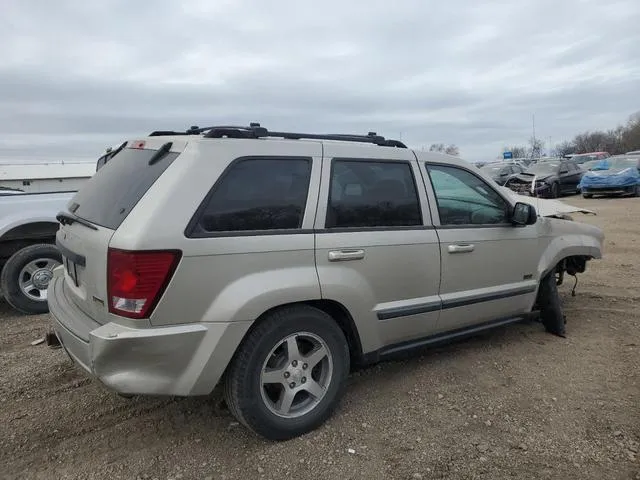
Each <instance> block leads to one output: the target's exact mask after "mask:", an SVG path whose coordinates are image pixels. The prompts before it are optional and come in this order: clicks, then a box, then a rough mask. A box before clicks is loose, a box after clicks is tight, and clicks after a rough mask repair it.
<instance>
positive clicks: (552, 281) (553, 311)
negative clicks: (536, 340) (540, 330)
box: [538, 272, 565, 337]
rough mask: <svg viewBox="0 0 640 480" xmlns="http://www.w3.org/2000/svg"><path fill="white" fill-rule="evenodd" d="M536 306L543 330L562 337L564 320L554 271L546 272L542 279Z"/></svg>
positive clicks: (563, 334)
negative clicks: (538, 309)
mask: <svg viewBox="0 0 640 480" xmlns="http://www.w3.org/2000/svg"><path fill="white" fill-rule="evenodd" d="M538 306H539V308H540V321H541V322H542V324H543V325H544V328H545V330H546V331H547V332H549V333H552V334H554V335H558V336H560V337H564V336H565V320H564V314H563V312H562V302H561V301H560V295H559V294H558V285H557V283H556V275H555V272H551V273H549V274H547V276H545V277H544V278H543V279H542V282H541V283H540V291H539V293H538Z"/></svg>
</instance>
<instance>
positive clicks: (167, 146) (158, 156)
mask: <svg viewBox="0 0 640 480" xmlns="http://www.w3.org/2000/svg"><path fill="white" fill-rule="evenodd" d="M172 146H173V142H167V143H165V144H164V145H162V146H161V147H160V148H159V149H158V151H157V152H156V153H154V154H153V156H152V157H151V158H150V159H149V165H153V164H154V163H158V162H159V161H160V159H161V158H162V157H164V156H165V155H166V154H167V153H169V150H171V147H172Z"/></svg>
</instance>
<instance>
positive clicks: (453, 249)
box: [449, 243, 476, 253]
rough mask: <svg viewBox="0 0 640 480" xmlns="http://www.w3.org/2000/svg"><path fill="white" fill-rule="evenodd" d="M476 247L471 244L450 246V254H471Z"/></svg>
mask: <svg viewBox="0 0 640 480" xmlns="http://www.w3.org/2000/svg"><path fill="white" fill-rule="evenodd" d="M474 248H476V247H475V245H473V244H471V243H459V244H457V245H449V253H469V252H473V250H474Z"/></svg>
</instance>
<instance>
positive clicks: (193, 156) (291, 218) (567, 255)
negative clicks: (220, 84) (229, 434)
mask: <svg viewBox="0 0 640 480" xmlns="http://www.w3.org/2000/svg"><path fill="white" fill-rule="evenodd" d="M533 201H538V200H537V199H529V202H527V201H522V202H520V201H518V198H517V197H516V196H515V195H513V194H511V193H507V191H506V190H505V189H503V188H501V187H499V186H498V185H497V184H496V183H495V182H493V180H491V178H489V177H487V176H486V175H484V174H483V173H482V172H480V171H478V169H477V168H475V167H474V166H472V165H471V164H469V163H467V162H465V161H463V160H460V159H459V158H456V157H451V156H448V155H443V154H438V153H431V152H420V151H414V150H412V149H409V148H407V147H406V146H405V145H403V144H402V143H401V142H399V141H395V140H387V139H385V138H383V137H381V136H378V135H376V134H375V133H371V134H369V135H364V136H357V135H318V134H302V133H288V132H270V131H268V130H267V129H265V128H263V127H260V126H259V125H258V124H252V125H251V126H249V127H211V128H203V129H198V128H192V129H191V130H188V131H186V132H154V133H152V134H151V135H149V136H147V137H144V138H138V139H132V140H129V141H128V142H127V144H126V146H125V147H124V148H122V149H121V150H120V151H119V152H117V154H116V155H114V156H113V157H112V158H111V159H110V160H109V162H107V163H105V164H104V166H103V167H102V168H100V169H99V170H98V172H97V173H96V174H95V176H94V177H93V178H92V179H91V180H89V181H88V182H87V183H86V185H85V186H84V187H83V188H82V189H81V190H80V191H79V192H78V193H77V195H76V196H75V197H74V198H73V199H72V200H71V202H70V203H69V205H68V208H67V209H66V210H65V211H62V212H60V214H59V215H58V219H59V221H60V223H61V227H60V229H59V231H58V233H57V245H58V248H59V249H60V251H61V253H62V255H63V265H62V266H60V267H59V268H57V269H56V270H55V273H54V279H53V280H52V282H51V283H50V286H49V296H48V298H49V300H48V301H49V308H50V312H51V317H52V325H53V330H54V331H55V334H56V336H57V338H58V339H59V341H60V343H61V344H62V346H63V347H64V350H65V351H66V353H67V354H68V355H69V356H70V358H71V359H72V360H73V361H74V362H75V363H76V364H78V365H79V366H80V367H82V368H83V369H84V370H86V371H87V372H88V373H89V374H91V375H92V376H94V377H95V378H97V379H98V380H99V381H100V382H102V383H103V384H104V385H106V386H107V387H108V388H110V389H112V390H114V391H116V392H118V393H120V394H124V395H132V394H146V395H178V396H190V395H209V394H210V393H211V392H212V390H213V389H214V387H215V386H216V385H217V384H219V383H221V384H223V388H224V391H225V397H226V402H227V404H228V406H229V408H230V410H231V412H232V413H233V414H234V415H235V416H236V417H237V419H238V420H239V421H240V422H241V423H243V424H244V425H246V426H247V427H249V428H251V429H253V430H254V431H255V432H257V433H258V434H260V435H262V436H264V437H267V438H269V439H274V440H283V439H288V438H292V437H295V436H297V435H301V434H303V433H305V432H309V431H311V430H313V429H314V428H316V427H318V426H319V425H321V424H322V423H323V422H324V421H325V420H326V419H327V418H328V417H329V416H330V415H331V412H332V411H333V410H334V408H335V407H336V405H337V403H338V402H339V400H340V397H341V396H342V393H343V390H344V387H345V382H346V379H347V376H348V374H349V372H350V370H351V368H352V367H354V366H355V365H364V364H371V363H374V362H377V361H380V360H383V359H387V358H391V357H393V356H394V355H395V354H398V353H401V352H405V351H408V350H413V349H418V348H421V347H425V346H429V345H432V344H434V343H437V342H442V341H446V340H451V339H455V338H458V337H461V336H463V335H468V334H473V333H475V332H479V331H482V330H486V329H489V328H492V327H496V326H500V325H505V324H508V323H511V322H516V321H520V320H522V319H523V318H526V317H528V316H530V315H532V314H535V313H539V314H540V316H541V319H542V324H543V325H544V326H545V327H546V329H547V330H548V331H549V332H551V333H555V334H558V335H564V334H565V330H564V329H565V326H564V321H563V316H562V309H561V307H560V303H559V299H558V293H557V284H558V283H559V282H560V281H561V279H562V277H563V275H564V274H565V273H568V274H571V275H574V274H576V273H579V272H583V271H584V270H585V267H586V264H587V261H588V260H590V259H592V258H600V257H601V254H602V242H603V234H602V232H601V231H600V230H599V229H598V228H596V227H594V226H590V225H587V224H581V223H578V222H575V221H570V220H567V219H566V218H563V219H561V218H552V217H546V216H539V215H538V214H537V211H536V208H535V203H531V202H533ZM540 201H544V200H540Z"/></svg>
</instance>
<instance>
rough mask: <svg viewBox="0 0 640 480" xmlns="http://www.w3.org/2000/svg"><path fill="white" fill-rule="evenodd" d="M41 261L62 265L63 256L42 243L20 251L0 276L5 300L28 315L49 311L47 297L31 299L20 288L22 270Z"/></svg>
mask: <svg viewBox="0 0 640 480" xmlns="http://www.w3.org/2000/svg"><path fill="white" fill-rule="evenodd" d="M39 259H48V260H51V261H53V262H56V263H58V264H60V263H62V255H61V254H60V252H59V251H58V249H57V248H56V247H55V246H53V245H50V244H46V243H42V244H37V245H31V246H29V247H25V248H23V249H21V250H18V251H17V252H16V253H14V254H13V255H12V256H11V257H10V258H9V260H7V263H5V265H4V267H3V269H2V274H0V289H1V290H2V294H3V295H4V298H5V300H6V301H7V303H8V304H9V305H11V306H12V307H13V308H15V309H16V310H18V311H20V312H22V313H26V314H27V315H37V314H42V313H47V312H48V311H49V305H48V303H47V299H46V297H45V298H44V299H42V300H36V299H33V298H29V296H27V295H26V294H25V293H24V292H23V290H22V288H21V287H20V274H21V272H22V269H23V268H25V266H27V265H28V264H29V263H30V262H34V261H37V260H39ZM47 284H48V282H47Z"/></svg>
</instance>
